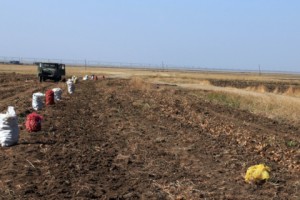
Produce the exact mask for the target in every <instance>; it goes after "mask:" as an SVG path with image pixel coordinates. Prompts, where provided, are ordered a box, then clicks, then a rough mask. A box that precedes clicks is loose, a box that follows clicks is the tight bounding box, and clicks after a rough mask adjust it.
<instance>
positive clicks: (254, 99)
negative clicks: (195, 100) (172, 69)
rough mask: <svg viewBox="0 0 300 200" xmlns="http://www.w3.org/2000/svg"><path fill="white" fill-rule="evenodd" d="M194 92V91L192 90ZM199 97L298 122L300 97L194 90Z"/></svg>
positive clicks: (299, 118)
mask: <svg viewBox="0 0 300 200" xmlns="http://www.w3.org/2000/svg"><path fill="white" fill-rule="evenodd" d="M194 92H195V91H194ZM196 93H197V95H198V96H199V94H200V96H201V98H203V99H205V100H208V101H210V102H213V103H216V104H222V105H226V106H229V107H233V108H238V109H242V110H248V111H250V112H252V113H254V114H259V115H262V116H265V117H268V118H271V119H274V120H278V121H286V122H289V123H292V124H299V123H300V99H298V98H296V97H290V96H285V95H275V94H257V95H253V94H252V93H251V94H244V93H241V94H237V93H229V92H222V91H211V92H208V93H203V92H201V91H198V92H196Z"/></svg>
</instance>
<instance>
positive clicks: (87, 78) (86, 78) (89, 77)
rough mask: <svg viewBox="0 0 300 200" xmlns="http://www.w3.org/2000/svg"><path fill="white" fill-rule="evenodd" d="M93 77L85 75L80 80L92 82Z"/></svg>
mask: <svg viewBox="0 0 300 200" xmlns="http://www.w3.org/2000/svg"><path fill="white" fill-rule="evenodd" d="M94 77H95V75H90V76H89V75H85V76H84V77H82V80H84V81H86V80H89V79H90V80H94Z"/></svg>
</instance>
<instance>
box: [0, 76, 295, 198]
mask: <svg viewBox="0 0 300 200" xmlns="http://www.w3.org/2000/svg"><path fill="white" fill-rule="evenodd" d="M20 95H25V94H23V93H20ZM24 98H25V97H24ZM16 104H17V106H19V107H22V105H23V104H22V103H18V102H16ZM40 114H42V115H43V116H44V118H45V120H44V122H43V126H42V131H41V132H39V133H27V132H26V131H25V130H21V133H20V141H19V145H16V146H13V147H10V148H0V167H1V172H0V177H1V179H0V180H1V181H0V193H1V194H0V197H2V198H3V199H9V198H10V199H15V198H16V199H63V198H71V199H76V198H77V199H80V198H81V199H92V198H95V199H276V198H277V199H297V198H299V196H300V193H299V192H300V183H299V179H300V173H299V170H300V168H299V165H300V163H299V160H300V157H299V155H300V154H299V145H297V146H293V147H288V146H286V141H289V140H293V141H296V142H298V144H300V139H299V137H298V136H299V127H288V126H287V125H283V124H276V123H274V121H272V120H269V119H266V118H262V117H258V116H255V115H253V114H251V113H247V112H245V111H239V110H234V109H233V110H230V109H229V108H226V107H222V106H218V107H217V106H216V105H213V104H210V103H208V102H199V100H198V99H197V98H195V97H193V96H190V95H188V93H187V92H186V91H184V90H180V89H174V88H168V87H166V88H159V89H157V88H155V87H153V88H150V89H142V88H140V87H136V86H135V85H132V84H131V82H130V81H129V80H117V79H114V80H112V79H106V80H101V81H97V82H93V81H86V82H80V83H79V84H77V85H76V90H75V93H74V94H73V95H67V94H66V92H65V91H64V95H63V101H61V102H60V103H59V104H56V105H54V106H51V107H47V108H46V109H44V110H42V111H41V112H40ZM261 162H262V163H266V164H267V165H269V166H270V167H271V168H272V172H271V180H270V181H269V182H267V183H265V184H263V185H258V186H256V185H249V184H246V183H245V182H244V180H243V175H244V173H245V171H246V169H247V167H249V166H250V165H253V164H257V163H261Z"/></svg>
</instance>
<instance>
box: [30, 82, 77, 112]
mask: <svg viewBox="0 0 300 200" xmlns="http://www.w3.org/2000/svg"><path fill="white" fill-rule="evenodd" d="M67 85H68V92H69V93H70V94H73V93H74V91H75V85H74V83H73V81H72V80H71V79H69V80H68V81H67ZM52 91H53V93H54V100H55V101H56V102H57V101H60V100H61V95H62V90H61V89H60V88H53V89H52ZM44 97H45V94H43V93H41V92H36V93H33V95H32V108H33V109H34V110H41V109H42V108H43V106H44Z"/></svg>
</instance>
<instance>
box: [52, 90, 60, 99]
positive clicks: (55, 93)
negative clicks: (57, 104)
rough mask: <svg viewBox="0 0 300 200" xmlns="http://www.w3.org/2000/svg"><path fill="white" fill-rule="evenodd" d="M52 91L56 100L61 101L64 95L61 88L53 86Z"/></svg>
mask: <svg viewBox="0 0 300 200" xmlns="http://www.w3.org/2000/svg"><path fill="white" fill-rule="evenodd" d="M52 91H53V92H54V100H55V101H60V100H61V95H62V90H61V89H60V88H53V89H52Z"/></svg>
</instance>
